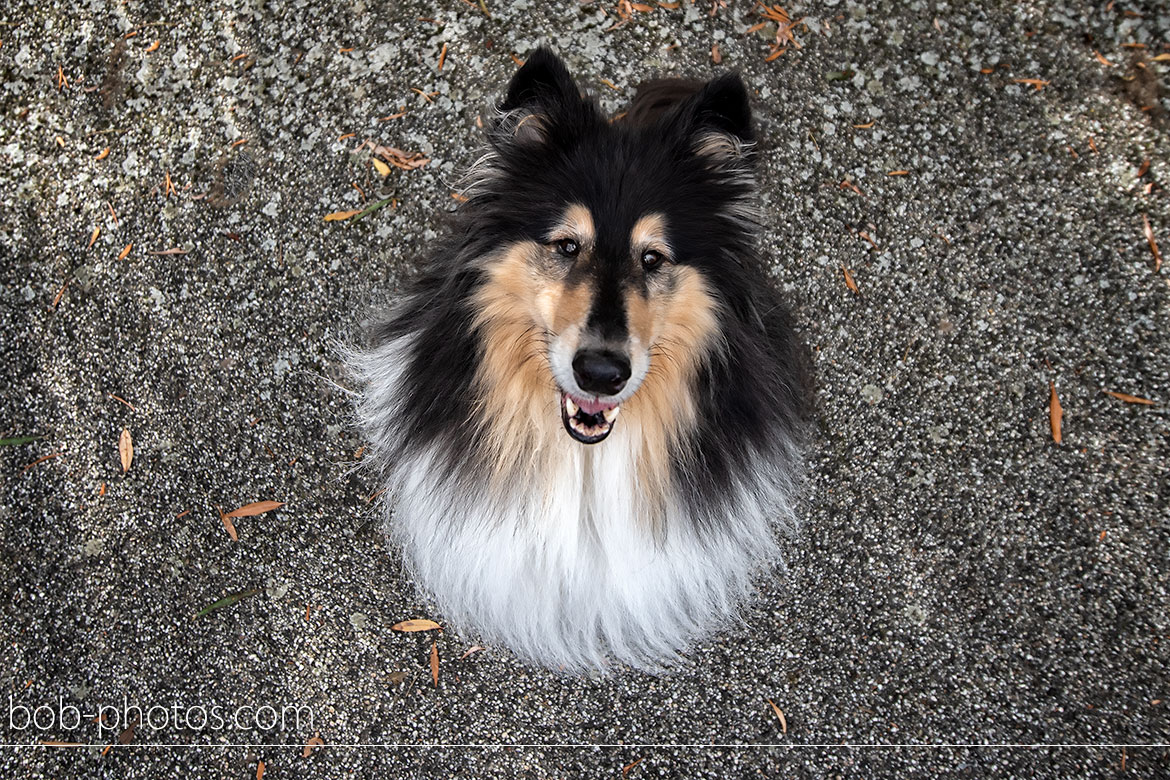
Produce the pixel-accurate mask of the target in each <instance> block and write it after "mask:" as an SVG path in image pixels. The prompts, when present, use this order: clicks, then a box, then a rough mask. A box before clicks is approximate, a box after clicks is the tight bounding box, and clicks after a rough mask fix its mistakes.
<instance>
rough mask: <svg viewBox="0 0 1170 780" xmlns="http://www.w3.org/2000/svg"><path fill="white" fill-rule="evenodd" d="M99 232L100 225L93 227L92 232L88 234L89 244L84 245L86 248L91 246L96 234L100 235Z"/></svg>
mask: <svg viewBox="0 0 1170 780" xmlns="http://www.w3.org/2000/svg"><path fill="white" fill-rule="evenodd" d="M101 232H102V229H101V226H100V225H99V226H98V227H95V228H94V229H93V232H92V233H90V234H89V244H87V245H86V247H85V248H86V249H89V248H90V247H91V246H93V242H94V241H97V240H98V236H99V235H101Z"/></svg>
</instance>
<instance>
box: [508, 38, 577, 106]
mask: <svg viewBox="0 0 1170 780" xmlns="http://www.w3.org/2000/svg"><path fill="white" fill-rule="evenodd" d="M580 100H581V92H580V90H578V89H577V85H576V84H575V83H574V82H573V77H572V76H570V75H569V69H568V68H566V67H565V63H563V62H562V61H561V58H560V57H558V56H557V55H555V54H553V53H552V50H551V49H549V48H548V47H547V46H541V47H540V48H539V49H537V50H536V51H534V52H532V55H531V56H530V57H529V58H528V61H527V62H525V63H524V65H523V66H522V67H521V68H520V70H518V71H516V75H514V76H512V81H511V83H510V84H508V97H506V98H505V99H504V102H503V103H502V104H500V110H501V111H512V110H515V109H517V108H538V107H539V108H544V109H545V110H548V109H550V108H554V107H556V106H559V105H563V104H566V103H567V104H572V103H575V102H580Z"/></svg>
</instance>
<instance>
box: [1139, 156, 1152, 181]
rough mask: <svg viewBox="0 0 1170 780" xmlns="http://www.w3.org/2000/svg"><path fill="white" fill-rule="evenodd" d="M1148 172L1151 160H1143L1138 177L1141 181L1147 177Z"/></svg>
mask: <svg viewBox="0 0 1170 780" xmlns="http://www.w3.org/2000/svg"><path fill="white" fill-rule="evenodd" d="M1148 170H1150V161H1149V160H1142V164H1141V165H1139V166H1138V174H1137V177H1138V178H1139V179H1140V178H1141V177H1143V176H1145V175H1146V171H1148Z"/></svg>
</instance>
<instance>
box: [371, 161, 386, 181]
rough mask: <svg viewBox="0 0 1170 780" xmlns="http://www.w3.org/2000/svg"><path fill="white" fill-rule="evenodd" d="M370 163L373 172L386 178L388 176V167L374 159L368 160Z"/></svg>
mask: <svg viewBox="0 0 1170 780" xmlns="http://www.w3.org/2000/svg"><path fill="white" fill-rule="evenodd" d="M370 162H372V163H373V164H374V170H376V171H377V172H378V175H379V176H383V177H386V176H389V175H390V166H389V165H387V164H386V163H384V162H382V161H381V160H379V159H376V158H370Z"/></svg>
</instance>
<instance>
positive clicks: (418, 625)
mask: <svg viewBox="0 0 1170 780" xmlns="http://www.w3.org/2000/svg"><path fill="white" fill-rule="evenodd" d="M435 629H438V630H440V631H442V630H443V627H442V626H440V625H439V624H438V623H436V622H435V621H433V620H403V621H402V622H401V623H395V624H394V625H392V626H390V630H391V631H404V632H406V633H413V632H415V631H434V630H435Z"/></svg>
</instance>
